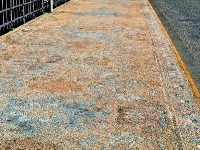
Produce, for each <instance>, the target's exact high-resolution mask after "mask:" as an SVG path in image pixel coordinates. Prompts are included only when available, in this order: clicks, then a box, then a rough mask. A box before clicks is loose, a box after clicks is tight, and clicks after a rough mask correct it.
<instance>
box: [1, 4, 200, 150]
mask: <svg viewBox="0 0 200 150" xmlns="http://www.w3.org/2000/svg"><path fill="white" fill-rule="evenodd" d="M0 43H1V47H0V49H1V51H0V69H1V70H0V149H66V150H69V149H70V150H79V149H82V150H84V149H85V150H89V149H90V150H98V149H99V150H135V149H140V150H145V149H146V150H153V149H158V150H163V149H166V150H174V149H187V150H189V149H190V150H192V149H198V148H199V147H200V136H199V131H200V126H199V124H200V115H199V103H198V100H197V98H195V96H193V94H192V89H191V87H190V85H189V83H188V80H187V77H186V76H185V75H184V73H183V71H182V69H181V68H180V67H179V65H178V63H177V60H176V57H175V54H174V52H173V50H172V47H171V46H170V42H169V41H168V38H167V37H166V36H165V34H164V32H163V30H162V29H161V26H160V25H159V24H158V22H157V17H156V15H155V13H154V11H153V9H151V7H150V6H149V5H148V2H147V1H146V0H134V1H132V0H76V1H75V0H74V1H73V0H72V1H70V2H68V3H66V4H64V5H62V6H61V7H59V8H58V9H56V10H55V11H54V13H52V14H47V15H43V16H42V17H39V18H38V19H37V20H34V21H33V22H31V23H29V24H28V25H25V26H23V27H20V28H19V29H17V31H15V32H13V33H12V34H10V35H7V36H5V37H3V38H1V41H0Z"/></svg>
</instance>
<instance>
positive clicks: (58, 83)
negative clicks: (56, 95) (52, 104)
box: [29, 79, 83, 92]
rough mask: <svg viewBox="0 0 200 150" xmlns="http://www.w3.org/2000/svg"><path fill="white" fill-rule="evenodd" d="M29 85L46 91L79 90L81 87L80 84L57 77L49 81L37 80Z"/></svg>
mask: <svg viewBox="0 0 200 150" xmlns="http://www.w3.org/2000/svg"><path fill="white" fill-rule="evenodd" d="M29 87H30V88H32V89H34V88H39V89H41V90H44V91H48V92H65V91H81V90H82V89H83V87H82V85H78V84H76V83H71V82H68V81H67V80H64V79H58V80H54V81H49V82H38V83H35V84H31V85H29Z"/></svg>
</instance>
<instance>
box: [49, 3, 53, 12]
mask: <svg viewBox="0 0 200 150" xmlns="http://www.w3.org/2000/svg"><path fill="white" fill-rule="evenodd" d="M50 12H53V0H50Z"/></svg>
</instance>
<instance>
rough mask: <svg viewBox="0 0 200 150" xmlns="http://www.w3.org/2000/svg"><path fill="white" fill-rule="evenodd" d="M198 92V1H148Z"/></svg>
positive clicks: (199, 33) (199, 16)
mask: <svg viewBox="0 0 200 150" xmlns="http://www.w3.org/2000/svg"><path fill="white" fill-rule="evenodd" d="M149 2H150V3H151V4H152V6H153V8H154V10H155V11H156V13H157V15H158V17H159V18H160V20H161V22H162V23H163V25H164V26H165V28H166V30H167V32H168V34H169V36H170V38H171V39H172V41H173V43H174V45H175V47H176V48H177V50H178V52H179V54H180V55H181V57H182V60H183V61H184V63H185V65H186V67H187V69H188V70H189V72H190V74H191V76H192V78H193V80H194V82H195V83H196V86H197V88H198V90H199V91H200V0H149Z"/></svg>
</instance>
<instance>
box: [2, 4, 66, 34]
mask: <svg viewBox="0 0 200 150" xmlns="http://www.w3.org/2000/svg"><path fill="white" fill-rule="evenodd" d="M50 1H52V2H53V4H52V6H53V7H57V6H58V5H60V4H62V3H64V2H66V1H68V0H1V1H0V33H2V32H3V31H4V30H8V29H12V28H13V27H14V26H16V25H18V24H23V23H25V22H26V21H28V20H30V19H32V18H34V17H35V16H38V15H40V14H42V13H44V12H47V11H49V10H50V9H51V8H50Z"/></svg>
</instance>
